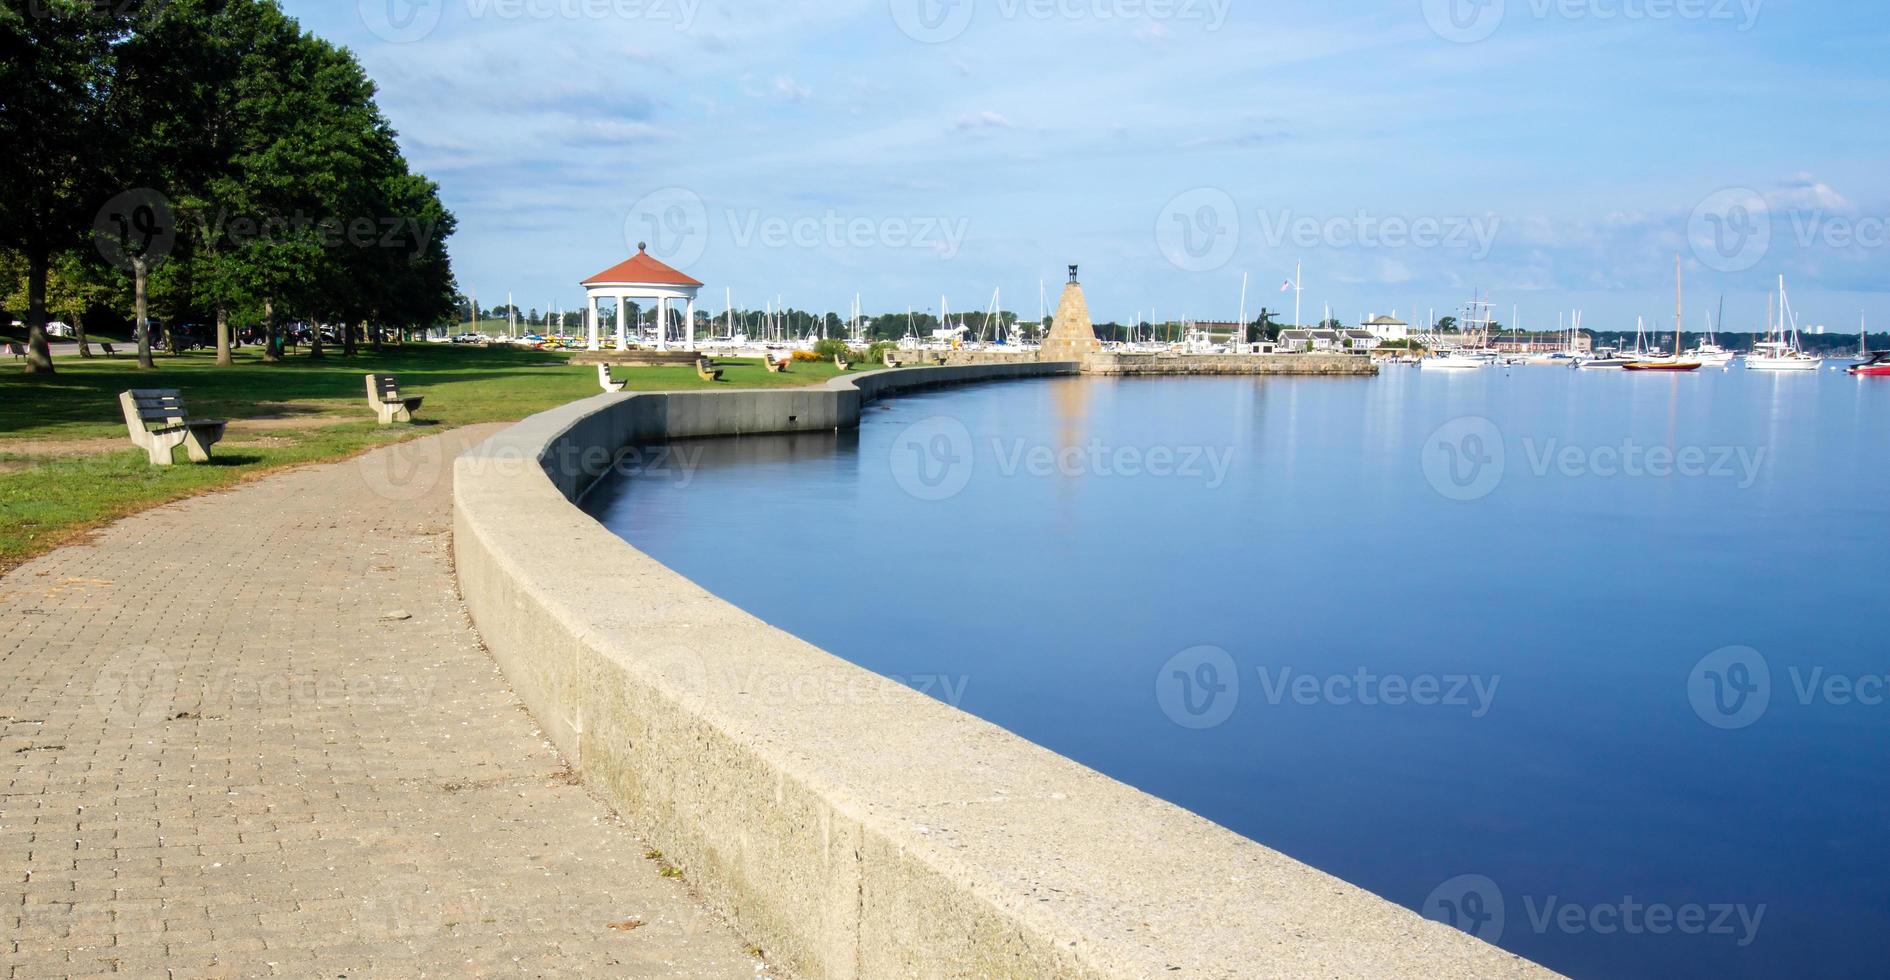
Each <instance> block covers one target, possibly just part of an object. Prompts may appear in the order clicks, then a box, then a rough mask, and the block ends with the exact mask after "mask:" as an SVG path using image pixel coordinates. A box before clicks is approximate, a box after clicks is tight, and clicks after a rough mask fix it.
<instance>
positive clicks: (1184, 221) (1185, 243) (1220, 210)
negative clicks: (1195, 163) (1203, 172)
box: [1155, 187, 1240, 272]
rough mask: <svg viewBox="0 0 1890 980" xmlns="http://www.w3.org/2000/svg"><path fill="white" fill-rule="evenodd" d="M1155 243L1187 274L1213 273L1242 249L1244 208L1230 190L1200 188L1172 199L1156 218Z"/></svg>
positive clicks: (1164, 255)
mask: <svg viewBox="0 0 1890 980" xmlns="http://www.w3.org/2000/svg"><path fill="white" fill-rule="evenodd" d="M1155 244H1156V245H1157V246H1158V247H1160V248H1161V250H1162V257H1163V258H1165V259H1167V260H1168V264H1170V265H1172V266H1174V267H1175V268H1177V269H1180V270H1182V271H1183V272H1211V271H1213V270H1215V269H1218V268H1220V267H1221V266H1224V265H1226V264H1227V260H1229V259H1231V258H1233V257H1234V250H1235V249H1236V248H1238V247H1239V246H1240V209H1239V207H1238V206H1237V205H1235V204H1234V198H1233V196H1232V195H1230V194H1228V193H1227V192H1226V191H1223V190H1220V189H1218V188H1214V187H1197V188H1195V189H1194V190H1191V191H1183V192H1182V193H1180V194H1177V195H1175V196H1174V197H1172V198H1170V199H1169V201H1168V203H1167V204H1166V205H1164V206H1163V207H1162V210H1161V214H1160V215H1158V216H1156V218H1155Z"/></svg>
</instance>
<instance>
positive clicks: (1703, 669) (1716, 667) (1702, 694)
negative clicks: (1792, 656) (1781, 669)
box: [1687, 647, 1772, 731]
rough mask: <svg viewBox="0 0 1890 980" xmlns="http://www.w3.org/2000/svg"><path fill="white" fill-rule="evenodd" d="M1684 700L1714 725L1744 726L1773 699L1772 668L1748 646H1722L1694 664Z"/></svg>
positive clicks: (1702, 717) (1705, 720)
mask: <svg viewBox="0 0 1890 980" xmlns="http://www.w3.org/2000/svg"><path fill="white" fill-rule="evenodd" d="M1687 700H1688V701H1690V702H1692V703H1693V713H1694V714H1697V715H1699V716H1700V720H1701V721H1704V722H1706V723H1707V724H1709V725H1711V726H1713V727H1714V728H1724V729H1727V730H1728V731H1731V730H1734V729H1739V728H1745V727H1747V726H1748V725H1751V724H1753V723H1754V722H1757V721H1758V720H1759V719H1760V718H1763V717H1765V709H1766V708H1767V707H1768V706H1769V705H1770V704H1771V703H1772V668H1771V667H1770V666H1769V665H1768V664H1767V663H1766V662H1765V658H1764V657H1763V656H1760V654H1759V651H1757V650H1754V649H1752V648H1751V647H1721V648H1720V649H1718V650H1715V651H1713V652H1712V653H1709V654H1707V655H1706V656H1705V657H1703V658H1701V660H1700V662H1699V663H1697V664H1695V665H1694V666H1693V673H1692V674H1690V675H1688V677H1687Z"/></svg>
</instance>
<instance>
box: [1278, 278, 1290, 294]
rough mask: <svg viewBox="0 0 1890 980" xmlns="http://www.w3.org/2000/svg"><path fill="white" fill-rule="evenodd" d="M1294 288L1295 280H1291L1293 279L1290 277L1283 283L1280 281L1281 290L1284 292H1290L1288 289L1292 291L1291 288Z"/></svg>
mask: <svg viewBox="0 0 1890 980" xmlns="http://www.w3.org/2000/svg"><path fill="white" fill-rule="evenodd" d="M1292 288H1293V280H1291V279H1288V280H1286V281H1285V282H1283V283H1280V292H1282V293H1284V292H1288V291H1290V290H1291V289H1292Z"/></svg>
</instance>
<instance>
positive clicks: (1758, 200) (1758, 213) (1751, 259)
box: [1687, 187, 1772, 272]
mask: <svg viewBox="0 0 1890 980" xmlns="http://www.w3.org/2000/svg"><path fill="white" fill-rule="evenodd" d="M1687 244H1688V245H1691V246H1692V247H1693V255H1694V257H1695V258H1697V259H1699V260H1700V264H1701V265H1704V266H1706V267H1707V268H1709V269H1713V270H1715V271H1718V272H1744V271H1746V270H1747V269H1750V268H1752V267H1753V266H1755V265H1758V264H1759V260H1760V259H1763V258H1765V253H1766V252H1768V251H1770V250H1771V248H1772V209H1771V206H1770V205H1768V204H1766V203H1765V196H1764V195H1763V194H1760V193H1759V192H1758V191H1755V190H1752V189H1750V188H1746V187H1728V188H1726V189H1725V190H1720V191H1715V192H1713V193H1712V194H1710V195H1708V196H1707V198H1706V199H1705V200H1703V201H1701V202H1700V204H1699V206H1698V207H1696V208H1694V209H1693V216H1692V217H1691V218H1689V219H1687Z"/></svg>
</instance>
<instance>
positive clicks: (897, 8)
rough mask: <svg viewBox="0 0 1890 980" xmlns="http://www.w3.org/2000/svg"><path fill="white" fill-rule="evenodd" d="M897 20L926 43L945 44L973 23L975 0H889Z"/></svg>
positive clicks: (918, 39) (916, 38)
mask: <svg viewBox="0 0 1890 980" xmlns="http://www.w3.org/2000/svg"><path fill="white" fill-rule="evenodd" d="M889 2H890V3H891V5H892V16H893V23H895V24H897V25H899V30H900V31H901V32H902V33H904V34H905V35H906V36H907V37H909V38H911V39H913V40H914V41H918V42H920V43H922V44H943V43H945V42H946V41H950V40H952V39H953V38H956V37H957V36H958V35H960V34H963V33H965V28H967V27H970V26H971V14H972V10H973V6H972V5H973V0H889Z"/></svg>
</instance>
